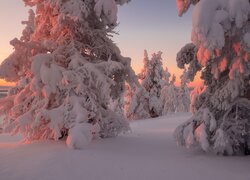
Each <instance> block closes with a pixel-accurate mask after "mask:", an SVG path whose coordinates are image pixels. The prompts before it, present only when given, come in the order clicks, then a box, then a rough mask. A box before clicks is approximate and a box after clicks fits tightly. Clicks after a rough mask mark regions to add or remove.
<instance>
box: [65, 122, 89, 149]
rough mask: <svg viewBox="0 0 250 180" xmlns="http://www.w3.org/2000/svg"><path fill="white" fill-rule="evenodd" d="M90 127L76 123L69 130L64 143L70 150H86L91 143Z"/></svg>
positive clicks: (86, 124)
mask: <svg viewBox="0 0 250 180" xmlns="http://www.w3.org/2000/svg"><path fill="white" fill-rule="evenodd" d="M91 130H92V125H91V124H88V123H77V124H75V125H74V127H72V128H70V130H69V135H68V137H67V140H66V143H67V145H68V147H69V148H71V149H86V148H87V147H88V146H89V143H90V142H91V141H92V138H93V135H92V131H91Z"/></svg>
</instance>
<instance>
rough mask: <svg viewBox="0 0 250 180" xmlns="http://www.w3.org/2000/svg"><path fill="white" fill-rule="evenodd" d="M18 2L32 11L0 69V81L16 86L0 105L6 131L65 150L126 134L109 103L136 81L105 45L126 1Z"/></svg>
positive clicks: (127, 60)
mask: <svg viewBox="0 0 250 180" xmlns="http://www.w3.org/2000/svg"><path fill="white" fill-rule="evenodd" d="M23 1H24V3H25V5H26V6H30V7H33V9H36V12H35V13H34V12H33V11H32V10H31V11H30V17H29V20H28V21H25V22H23V24H25V25H26V28H25V29H24V31H23V35H22V37H21V38H20V39H14V40H12V41H11V45H13V47H14V49H15V51H14V52H13V53H12V54H11V55H10V56H9V57H8V58H7V59H5V60H4V62H3V63H2V64H1V66H0V77H1V78H4V79H5V80H7V81H12V82H16V86H15V87H14V88H12V89H11V90H10V92H9V94H8V96H7V97H6V98H4V99H1V104H0V110H1V113H2V114H5V119H4V130H5V132H10V133H13V134H16V133H21V134H23V136H24V138H25V140H27V141H32V140H40V139H54V140H58V139H60V138H63V137H67V145H68V146H69V147H71V148H84V147H86V145H87V144H88V143H89V142H90V141H91V140H92V139H93V137H94V136H99V137H113V136H116V135H117V134H119V133H121V132H124V131H127V130H128V129H129V126H128V123H127V121H126V120H125V118H124V117H123V116H122V115H121V114H119V113H116V112H114V111H112V110H111V109H110V107H109V102H110V99H113V100H114V101H115V100H118V99H119V98H120V97H121V95H122V94H123V92H124V89H125V81H128V82H129V83H132V82H134V81H136V80H135V75H134V72H133V70H132V69H131V65H130V58H125V57H123V56H121V54H120V51H119V49H118V47H117V46H116V45H115V44H114V43H113V42H112V40H111V39H110V36H111V35H112V33H113V31H114V28H115V26H116V25H117V23H116V22H117V10H118V5H123V4H124V3H126V2H127V1H128V0H67V1H65V0H56V1H54V0H23Z"/></svg>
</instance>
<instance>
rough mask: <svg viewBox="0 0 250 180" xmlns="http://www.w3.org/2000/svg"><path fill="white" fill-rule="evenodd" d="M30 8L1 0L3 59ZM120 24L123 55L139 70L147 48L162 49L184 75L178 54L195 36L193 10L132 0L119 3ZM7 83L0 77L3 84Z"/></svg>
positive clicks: (170, 2) (168, 0)
mask: <svg viewBox="0 0 250 180" xmlns="http://www.w3.org/2000/svg"><path fill="white" fill-rule="evenodd" d="M28 9H29V8H27V7H24V4H23V2H22V0H0V22H1V24H2V25H3V26H2V27H1V28H0V62H1V61H2V60H3V59H5V58H6V57H7V56H8V55H9V54H10V53H11V52H12V51H13V48H12V47H11V46H10V45H9V41H10V40H12V39H13V38H15V37H20V35H21V32H22V29H23V25H22V24H21V21H22V20H26V19H27V17H28ZM118 22H119V26H118V27H117V28H116V31H117V32H118V33H119V35H114V37H113V40H114V42H115V43H116V44H117V45H118V47H119V48H120V50H121V52H122V55H123V56H126V57H131V59H132V67H133V69H134V70H135V72H136V73H139V72H140V70H141V68H142V67H143V62H142V60H143V52H144V49H146V50H148V54H149V55H150V56H151V54H152V53H154V52H158V51H162V52H163V56H162V57H163V64H164V68H165V66H167V67H168V69H169V71H170V72H171V73H175V74H176V75H177V76H180V74H181V72H182V70H180V69H178V68H177V66H176V60H175V59H176V54H177V52H178V51H179V50H180V49H181V47H183V46H184V45H185V44H186V43H188V42H190V37H191V24H192V22H191V12H188V13H186V14H185V15H184V16H183V17H178V14H177V9H176V4H175V0H156V1H154V0H132V1H131V2H130V3H128V4H126V5H124V6H121V7H119V13H118ZM1 83H3V82H2V81H1V80H0V84H1Z"/></svg>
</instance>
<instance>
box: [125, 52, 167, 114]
mask: <svg viewBox="0 0 250 180" xmlns="http://www.w3.org/2000/svg"><path fill="white" fill-rule="evenodd" d="M161 55H162V53H161V52H158V53H154V54H153V55H152V58H151V59H149V57H148V53H147V51H144V59H143V62H144V68H143V69H142V70H141V73H139V74H138V79H139V81H140V86H139V87H136V88H134V89H130V91H131V90H132V91H133V92H130V94H131V95H132V97H131V98H130V99H131V100H130V103H129V105H128V107H127V108H126V109H127V110H126V111H127V112H126V114H127V117H128V118H130V119H142V118H149V117H157V116H160V115H161V112H162V102H161V99H160V95H161V89H162V87H163V85H164V84H165V82H164V80H165V79H166V78H168V77H167V76H168V75H167V74H165V72H164V69H163V66H162V58H161Z"/></svg>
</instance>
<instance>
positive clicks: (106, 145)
mask: <svg viewBox="0 0 250 180" xmlns="http://www.w3.org/2000/svg"><path fill="white" fill-rule="evenodd" d="M188 117H190V114H188V113H184V114H176V115H174V116H165V117H160V118H155V119H148V120H142V121H134V122H132V123H131V128H132V131H133V132H132V133H131V134H127V135H123V136H119V137H117V138H110V139H104V140H97V141H93V142H92V143H91V144H90V146H89V147H88V149H84V150H71V149H68V148H67V147H66V145H65V142H64V141H57V142H54V141H40V142H33V143H31V144H20V143H19V142H18V141H19V140H20V137H19V136H15V137H10V136H8V135H5V134H2V135H0V159H1V163H0V179H1V180H20V179H25V180H34V179H36V180H52V179H55V180H56V179H60V180H69V179H74V180H82V179H87V180H97V179H107V180H118V179H119V180H128V179H131V180H152V179H155V180H166V179H170V180H195V179H197V180H211V179H216V180H217V179H218V180H236V179H239V180H249V177H250V173H249V162H250V157H249V156H248V157H228V156H227V157H225V156H216V155H213V154H207V153H204V152H202V151H200V150H197V149H192V150H186V149H184V148H179V147H177V146H176V144H175V142H174V140H173V137H172V133H173V130H174V129H175V128H176V126H177V125H179V124H180V123H182V122H184V121H185V120H186V119H187V118H188ZM218 133H219V132H218Z"/></svg>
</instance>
